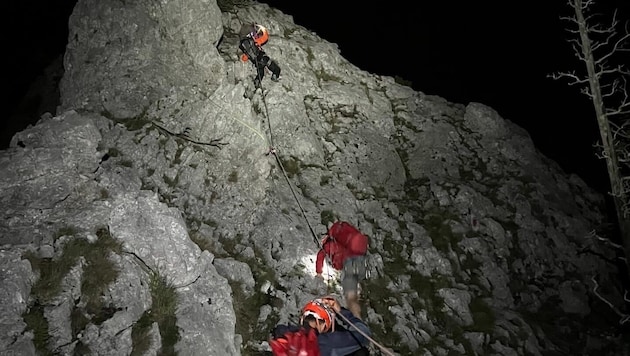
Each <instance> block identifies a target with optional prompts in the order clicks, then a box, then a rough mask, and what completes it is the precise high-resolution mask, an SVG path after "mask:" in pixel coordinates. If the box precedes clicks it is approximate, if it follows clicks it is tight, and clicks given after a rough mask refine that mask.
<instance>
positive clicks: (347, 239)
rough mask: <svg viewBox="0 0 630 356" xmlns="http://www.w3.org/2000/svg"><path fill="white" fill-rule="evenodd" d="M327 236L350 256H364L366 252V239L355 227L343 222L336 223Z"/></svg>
mask: <svg viewBox="0 0 630 356" xmlns="http://www.w3.org/2000/svg"><path fill="white" fill-rule="evenodd" d="M328 236H330V237H332V238H333V239H334V240H335V241H337V242H338V243H339V244H341V245H342V246H344V247H345V248H346V249H347V250H348V251H349V252H350V253H351V254H352V255H357V256H360V255H365V254H366V253H367V250H368V238H367V236H365V235H364V234H362V233H361V231H359V229H357V228H356V227H354V226H352V225H351V224H349V223H347V222H345V221H337V222H335V223H334V224H332V226H331V227H330V229H328Z"/></svg>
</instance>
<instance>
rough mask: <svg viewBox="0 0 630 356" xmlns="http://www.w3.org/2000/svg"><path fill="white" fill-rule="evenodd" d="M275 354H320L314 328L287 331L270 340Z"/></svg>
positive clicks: (312, 355)
mask: <svg viewBox="0 0 630 356" xmlns="http://www.w3.org/2000/svg"><path fill="white" fill-rule="evenodd" d="M269 345H270V346H271V351H272V353H273V355H274V356H320V355H321V354H320V353H319V344H318V343H317V334H315V330H314V329H310V330H309V331H306V330H304V329H300V330H298V331H294V332H287V333H285V334H284V335H283V336H282V337H278V338H275V339H272V340H270V341H269Z"/></svg>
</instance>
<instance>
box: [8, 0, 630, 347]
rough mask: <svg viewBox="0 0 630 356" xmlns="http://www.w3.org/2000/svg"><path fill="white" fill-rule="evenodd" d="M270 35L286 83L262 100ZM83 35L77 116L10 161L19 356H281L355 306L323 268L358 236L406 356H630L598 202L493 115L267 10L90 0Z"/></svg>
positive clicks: (368, 298)
mask: <svg viewBox="0 0 630 356" xmlns="http://www.w3.org/2000/svg"><path fill="white" fill-rule="evenodd" d="M252 21H256V22H259V23H263V24H265V25H266V26H267V27H268V28H269V30H270V33H271V37H270V40H269V43H268V44H266V45H265V47H264V48H265V51H266V52H267V53H268V54H269V55H270V57H272V58H273V59H275V60H276V61H277V62H278V64H279V65H280V66H281V68H282V80H281V81H280V82H278V83H275V82H272V81H270V80H269V78H268V77H265V79H264V80H263V88H262V90H260V89H259V90H257V91H255V90H254V88H253V82H252V79H253V76H254V70H253V67H252V66H251V64H250V63H244V62H241V61H240V60H239V56H238V52H237V41H238V35H237V34H238V30H239V28H240V26H241V24H243V23H247V22H252ZM69 29H70V35H69V38H68V45H67V50H66V54H65V58H64V68H65V73H64V77H63V79H62V83H61V87H60V90H61V104H60V106H59V107H58V110H57V112H58V115H56V116H54V117H53V116H52V115H45V116H43V117H42V118H41V120H40V121H39V122H38V123H37V124H36V125H34V126H31V127H29V128H27V129H26V130H24V131H22V132H19V133H17V134H16V135H15V136H14V137H13V139H12V141H11V147H10V148H9V149H7V150H4V151H0V161H1V162H2V167H4V169H2V170H1V171H0V201H1V202H2V205H3V206H4V207H5V209H4V210H3V211H2V213H1V214H2V218H1V219H0V221H2V223H0V244H1V248H0V265H1V266H2V269H1V271H2V272H1V273H2V280H3V283H2V288H1V289H0V297H1V298H2V307H1V308H0V315H2V318H1V320H2V322H1V323H0V329H2V333H1V335H2V336H0V349H2V350H6V351H5V352H7V353H8V354H10V353H11V352H13V353H14V354H20V355H35V354H63V355H72V354H95V355H131V354H134V355H138V354H147V355H156V354H180V355H240V354H245V355H247V354H254V353H256V352H261V351H266V350H267V351H268V350H269V348H268V345H267V342H266V341H267V337H268V333H269V331H270V329H271V328H272V327H273V326H274V325H275V324H276V323H279V322H288V321H295V320H296V313H297V311H298V308H299V307H300V306H301V305H302V304H303V303H304V302H305V301H307V300H308V299H310V298H313V297H316V296H318V295H321V294H323V293H330V292H339V290H338V288H339V287H338V286H337V285H336V284H335V283H334V282H333V280H330V281H329V283H328V284H325V283H323V282H321V281H319V280H318V279H316V278H314V273H313V269H314V256H315V254H316V252H317V249H318V244H317V240H318V238H319V236H321V234H322V233H324V232H325V229H326V224H327V223H328V222H330V221H333V220H335V219H342V220H348V221H350V222H352V223H354V224H355V225H357V226H358V227H359V228H360V229H361V230H362V231H363V232H364V233H366V234H367V235H368V236H369V238H370V253H369V262H370V263H369V270H370V274H371V277H370V278H369V279H367V280H366V281H365V282H364V283H363V285H362V289H363V290H362V302H363V308H364V316H365V320H366V322H367V323H368V324H369V325H370V327H371V329H372V330H373V337H374V339H375V340H377V341H378V342H379V343H380V344H381V345H383V346H385V347H388V348H390V349H392V350H394V351H395V352H396V353H399V354H402V355H453V354H466V355H552V354H558V355H560V354H581V353H586V354H593V353H596V352H597V353H598V354H601V355H624V354H625V355H628V351H627V350H628V349H630V348H629V347H628V339H627V338H625V339H623V334H622V333H623V330H621V329H620V328H619V325H618V321H619V320H618V315H616V314H615V313H614V311H613V310H612V309H611V308H610V306H609V305H608V304H606V303H604V302H603V301H602V300H601V299H600V298H599V297H598V296H596V295H595V294H594V293H593V292H592V290H593V287H594V284H593V281H597V283H599V285H600V289H599V292H600V294H601V295H602V296H603V297H605V298H606V299H607V300H608V301H609V302H610V303H611V304H612V305H613V306H615V307H617V308H619V309H620V310H623V307H624V302H623V293H622V290H621V288H620V281H619V280H620V277H619V275H620V272H619V271H618V269H617V266H616V265H615V264H614V260H615V257H616V255H615V252H616V251H614V249H612V248H611V247H609V246H606V245H603V244H601V243H600V242H599V241H598V240H597V239H596V238H595V235H594V232H597V231H599V230H598V229H599V228H600V227H601V226H602V224H605V223H606V219H607V217H606V215H605V205H604V200H603V197H602V196H601V195H600V194H598V193H597V192H595V191H594V190H592V189H590V188H589V187H588V186H586V185H585V184H584V182H583V181H582V180H581V179H580V178H579V177H577V176H575V175H568V174H566V173H565V172H563V171H562V170H561V169H560V167H559V166H558V165H557V164H556V163H555V162H553V161H551V160H549V159H547V158H546V157H545V156H544V155H542V154H541V153H540V152H539V151H538V150H537V149H536V147H535V146H534V144H533V143H532V141H531V139H530V138H529V136H528V134H527V132H525V131H524V130H523V129H522V128H520V127H518V126H517V125H515V124H513V123H512V122H510V121H509V120H506V119H504V118H502V117H500V116H499V115H498V114H497V112H496V111H495V110H493V109H492V108H490V107H487V106H485V105H483V104H482V103H466V104H459V103H450V102H447V101H446V100H444V99H442V98H440V97H436V96H431V95H426V94H424V93H422V92H417V91H414V90H412V89H411V88H409V87H407V86H405V85H402V84H399V83H397V82H396V81H395V80H394V79H393V78H390V77H386V76H379V75H375V74H371V73H368V72H365V71H362V70H361V69H360V68H357V67H355V66H354V65H353V64H352V63H350V62H348V61H347V60H346V59H344V58H343V57H342V56H341V54H340V52H339V50H338V48H337V46H336V45H335V44H332V43H329V42H327V41H325V40H323V39H321V38H319V37H318V36H317V35H316V34H315V33H313V32H311V31H309V30H308V29H306V28H303V27H301V26H299V25H296V24H295V23H294V22H293V19H292V18H291V17H290V16H288V15H286V14H283V13H281V12H280V11H278V10H275V9H273V8H270V7H268V6H266V5H262V4H257V3H250V2H235V1H218V4H217V2H215V1H205V0H192V1H182V0H162V1H159V2H156V1H147V0H133V1H113V0H99V1H95V0H79V2H78V3H77V5H76V7H75V9H74V12H73V14H72V16H71V18H70V21H69ZM270 148H273V149H275V151H274V152H275V153H274V152H270ZM332 277H334V276H332ZM624 352H625V353H624Z"/></svg>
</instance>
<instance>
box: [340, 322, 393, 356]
mask: <svg viewBox="0 0 630 356" xmlns="http://www.w3.org/2000/svg"><path fill="white" fill-rule="evenodd" d="M337 317H339V318H341V320H343V321H344V322H346V323H347V324H348V325H350V326H351V327H353V328H354V329H355V330H356V331H358V332H359V334H361V335H363V337H365V338H366V339H368V340H369V341H370V342H371V343H372V344H374V345H375V346H376V347H378V348H379V349H380V350H381V352H383V353H385V354H387V355H390V356H394V353H393V352H392V351H390V350H389V349H388V348H386V347H385V346H383V345H381V344H380V343H378V342H377V341H376V340H374V339H372V338H371V337H370V336H369V335H368V334H366V333H364V332H363V331H362V330H361V329H359V328H357V327H356V325H354V324H353V323H352V322H351V321H350V320H348V318H346V317H345V316H344V315H343V314H341V313H339V314H335V318H337Z"/></svg>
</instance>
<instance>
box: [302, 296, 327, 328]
mask: <svg viewBox="0 0 630 356" xmlns="http://www.w3.org/2000/svg"><path fill="white" fill-rule="evenodd" d="M308 315H312V316H314V317H315V319H317V320H319V321H321V322H323V323H324V325H325V327H324V332H328V331H329V330H330V329H331V328H332V327H333V323H334V321H335V314H334V312H333V311H332V310H331V309H330V307H328V306H327V305H326V304H324V302H323V301H322V300H321V299H313V300H311V301H310V302H308V303H306V305H304V307H303V308H302V316H301V317H300V324H302V323H303V322H304V317H306V316H308Z"/></svg>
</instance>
